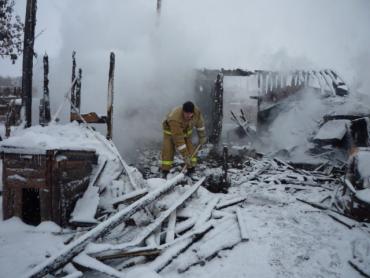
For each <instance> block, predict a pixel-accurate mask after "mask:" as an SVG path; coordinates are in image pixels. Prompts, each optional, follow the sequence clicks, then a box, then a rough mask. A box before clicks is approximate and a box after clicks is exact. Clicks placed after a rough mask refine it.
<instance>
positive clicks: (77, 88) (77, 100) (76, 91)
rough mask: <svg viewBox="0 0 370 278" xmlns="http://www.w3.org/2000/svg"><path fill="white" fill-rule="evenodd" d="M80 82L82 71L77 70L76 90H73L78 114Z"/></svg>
mask: <svg viewBox="0 0 370 278" xmlns="http://www.w3.org/2000/svg"><path fill="white" fill-rule="evenodd" d="M81 80H82V69H78V77H77V81H76V90H75V106H76V109H77V111H78V113H80V109H81Z"/></svg>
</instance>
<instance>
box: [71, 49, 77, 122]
mask: <svg viewBox="0 0 370 278" xmlns="http://www.w3.org/2000/svg"><path fill="white" fill-rule="evenodd" d="M75 79H76V51H73V52H72V83H73V82H74V80H75ZM76 83H77V82H76ZM76 83H74V84H73V86H72V87H71V102H72V103H73V105H76ZM73 105H72V104H71V112H70V121H71V122H72V121H73V119H74V117H73V114H74V109H73Z"/></svg>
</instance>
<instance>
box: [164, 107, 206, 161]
mask: <svg viewBox="0 0 370 278" xmlns="http://www.w3.org/2000/svg"><path fill="white" fill-rule="evenodd" d="M194 127H195V128H196V129H197V133H198V136H199V138H202V137H205V136H206V131H205V127H204V119H203V116H202V113H201V112H200V110H199V108H198V107H194V114H193V117H192V119H191V120H190V121H186V120H185V119H184V115H183V110H182V107H181V106H179V107H176V108H174V109H173V110H172V111H171V112H170V113H168V115H167V116H166V119H165V120H164V121H163V132H164V134H165V135H170V136H172V138H173V142H174V144H175V148H176V149H177V150H178V151H179V152H180V153H181V155H182V156H183V157H186V156H189V155H191V154H189V152H188V149H187V147H186V142H185V140H188V139H189V140H191V137H192V132H193V128H194Z"/></svg>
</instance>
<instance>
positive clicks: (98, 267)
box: [73, 253, 123, 278]
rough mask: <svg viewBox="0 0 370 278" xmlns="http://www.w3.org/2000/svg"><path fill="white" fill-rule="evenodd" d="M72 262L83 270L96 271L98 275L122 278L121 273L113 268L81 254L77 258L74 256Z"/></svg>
mask: <svg viewBox="0 0 370 278" xmlns="http://www.w3.org/2000/svg"><path fill="white" fill-rule="evenodd" d="M73 262H74V263H75V264H78V265H80V266H82V267H85V268H88V269H92V270H95V271H98V272H100V273H104V274H107V275H109V276H111V277H117V278H122V277H123V273H121V272H119V271H118V270H116V269H114V268H113V267H111V266H108V265H106V264H103V263H102V262H99V261H98V260H96V259H94V258H92V257H90V256H88V255H86V254H84V253H82V254H79V255H78V256H76V257H75V258H74V259H73Z"/></svg>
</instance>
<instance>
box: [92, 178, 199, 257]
mask: <svg viewBox="0 0 370 278" xmlns="http://www.w3.org/2000/svg"><path fill="white" fill-rule="evenodd" d="M181 175H182V174H181ZM204 180H205V178H202V179H200V180H199V181H198V182H197V183H196V184H195V185H193V186H192V187H191V188H190V189H189V190H188V191H186V192H185V193H184V194H183V195H182V196H181V198H180V199H179V200H177V201H176V202H175V203H174V204H172V205H171V207H170V208H169V209H167V210H166V211H164V212H163V213H161V215H160V216H159V217H158V218H157V219H155V221H154V222H153V223H151V224H149V225H148V226H146V227H144V228H143V229H142V231H141V232H140V233H139V235H138V236H137V237H136V238H135V239H134V240H132V241H130V242H128V243H123V244H117V245H109V244H108V245H107V244H103V245H102V248H100V250H99V245H98V244H95V248H94V249H95V250H99V251H98V252H99V253H98V252H97V251H95V252H93V253H92V252H89V254H90V255H92V256H94V257H98V256H101V255H102V253H103V252H107V251H109V252H111V251H117V252H121V251H123V250H127V249H128V248H131V247H134V246H137V245H139V244H141V243H142V242H143V241H144V240H145V239H146V238H147V237H148V236H149V235H150V234H151V233H152V232H153V231H154V230H155V229H157V228H158V227H159V226H160V225H161V224H162V222H163V221H164V220H166V219H167V218H168V217H169V216H170V215H171V214H172V213H173V212H174V211H175V210H176V209H177V208H178V207H179V206H181V205H182V204H183V203H184V202H185V201H186V200H187V199H188V198H190V196H192V195H193V194H194V193H195V192H196V191H197V190H198V188H199V187H200V185H201V184H202V183H203V182H204ZM144 198H145V197H144Z"/></svg>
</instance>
